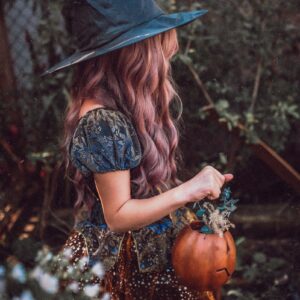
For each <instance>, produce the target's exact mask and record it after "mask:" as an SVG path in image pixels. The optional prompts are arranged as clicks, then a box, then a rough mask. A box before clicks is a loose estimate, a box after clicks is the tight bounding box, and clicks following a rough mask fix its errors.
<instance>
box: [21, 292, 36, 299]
mask: <svg viewBox="0 0 300 300" xmlns="http://www.w3.org/2000/svg"><path fill="white" fill-rule="evenodd" d="M19 299H20V300H34V298H33V295H32V293H31V292H30V291H28V290H26V291H23V293H22V294H21V296H20V298H19Z"/></svg>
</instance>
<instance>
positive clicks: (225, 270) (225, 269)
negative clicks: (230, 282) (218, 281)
mask: <svg viewBox="0 0 300 300" xmlns="http://www.w3.org/2000/svg"><path fill="white" fill-rule="evenodd" d="M216 272H217V273H219V272H226V274H227V276H228V277H230V275H231V274H230V273H229V271H228V270H227V268H222V269H218V270H216Z"/></svg>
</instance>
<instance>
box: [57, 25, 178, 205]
mask: <svg viewBox="0 0 300 300" xmlns="http://www.w3.org/2000/svg"><path fill="white" fill-rule="evenodd" d="M177 51H178V40H177V32H176V30H175V29H172V30H169V31H167V32H163V33H161V34H158V35H156V36H153V37H150V38H147V39H145V40H143V41H140V42H138V43H135V44H132V45H129V46H126V47H124V48H121V49H119V50H115V51H113V52H110V53H108V54H105V55H103V56H99V57H97V58H94V59H90V60H87V61H84V62H81V63H79V64H77V65H76V69H75V72H74V76H73V83H72V87H71V103H70V105H69V107H68V109H67V113H66V118H65V132H64V138H63V141H62V148H63V150H64V158H65V165H66V171H67V173H69V174H71V173H72V174H73V175H72V177H70V176H69V178H71V180H72V181H73V182H74V184H75V188H76V191H77V200H76V203H75V208H79V207H80V205H81V204H83V202H84V201H85V202H87V204H88V206H90V205H91V204H92V203H91V201H92V198H91V197H90V195H89V193H86V192H87V190H86V186H85V184H84V181H83V176H82V175H81V173H79V171H78V170H76V169H75V168H74V167H73V166H72V165H71V164H70V161H69V157H68V146H69V144H70V141H71V138H72V136H73V133H74V130H75V128H76V125H77V122H78V119H79V112H80V108H81V105H82V104H83V102H84V100H85V99H97V100H98V102H99V104H101V105H103V106H105V107H109V108H113V109H118V110H120V111H121V112H123V113H124V114H126V115H127V116H128V117H129V118H130V119H131V120H132V123H133V125H134V127H135V129H136V132H137V134H138V137H139V140H140V143H141V146H142V149H143V157H142V160H141V163H140V165H139V166H138V167H137V168H135V169H133V170H132V173H131V181H132V182H133V183H135V184H137V187H138V189H137V192H136V194H135V195H134V196H135V197H145V196H146V195H147V194H148V193H149V192H152V191H153V190H154V188H155V187H157V186H158V187H159V188H160V189H161V190H162V191H165V190H167V189H169V188H171V187H173V186H176V185H178V184H180V183H181V181H180V180H179V179H178V178H177V169H178V164H179V163H181V162H182V156H181V152H180V151H179V148H178V140H179V130H178V128H179V126H178V125H179V123H178V121H179V118H180V116H181V113H182V103H181V100H180V98H179V96H178V94H177V92H176V90H175V84H174V82H173V80H172V76H171V66H170V59H171V58H172V57H173V56H174V54H175V53H176V52H177ZM173 100H177V101H176V102H175V103H176V107H174V108H176V110H177V111H179V114H178V117H177V118H176V119H175V118H173V116H172V114H171V103H172V101H173ZM178 108H179V110H178ZM72 170H73V172H72Z"/></svg>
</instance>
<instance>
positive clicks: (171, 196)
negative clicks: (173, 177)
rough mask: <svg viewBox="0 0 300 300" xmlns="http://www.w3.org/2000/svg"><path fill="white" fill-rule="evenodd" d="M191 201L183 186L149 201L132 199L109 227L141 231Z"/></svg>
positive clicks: (119, 211)
mask: <svg viewBox="0 0 300 300" xmlns="http://www.w3.org/2000/svg"><path fill="white" fill-rule="evenodd" d="M190 200H191V199H190V196H189V195H188V194H187V193H185V191H184V185H183V184H181V185H179V186H177V187H175V188H172V189H170V190H168V191H166V192H164V193H161V194H158V195H155V196H153V197H150V198H147V199H130V200H128V201H126V202H125V203H124V204H123V205H122V206H121V207H120V209H119V210H118V211H117V212H116V213H115V214H114V216H113V219H112V220H111V221H110V222H109V227H110V229H111V230H113V231H128V230H134V229H139V228H141V227H143V226H146V225H149V224H151V223H153V222H155V221H157V220H159V219H161V218H163V217H165V216H167V215H168V214H169V213H171V212H173V211H175V210H176V209H177V208H179V207H182V206H184V204H185V203H187V202H189V201H190Z"/></svg>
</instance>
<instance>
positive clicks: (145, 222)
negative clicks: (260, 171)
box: [52, 1, 233, 299]
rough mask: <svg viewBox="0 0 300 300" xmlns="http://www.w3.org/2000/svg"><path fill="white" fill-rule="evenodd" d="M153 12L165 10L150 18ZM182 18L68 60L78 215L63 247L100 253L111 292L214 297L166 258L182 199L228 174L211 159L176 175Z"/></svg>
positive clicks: (182, 219) (70, 163)
mask: <svg viewBox="0 0 300 300" xmlns="http://www.w3.org/2000/svg"><path fill="white" fill-rule="evenodd" d="M88 2H89V3H92V4H95V2H97V1H88ZM100 2H101V1H98V4H99V3H100ZM117 2H118V5H121V2H119V1H117ZM123 2H124V1H123ZM132 2H135V3H133V4H134V5H133V6H132V8H131V9H137V10H140V11H136V14H138V13H139V12H141V11H142V9H141V7H138V6H139V5H140V3H141V2H144V3H143V5H145V4H147V5H151V4H152V5H154V2H153V1H130V3H132ZM150 2H151V3H150ZM83 8H87V7H85V6H83ZM94 8H96V6H94ZM119 8H120V7H119ZM152 8H153V10H155V9H158V8H157V6H155V7H152ZM80 11H81V13H83V11H84V9H82V8H81V10H80ZM148 11H149V8H148V10H147V13H148ZM119 12H121V10H119ZM143 12H145V10H143ZM160 12H161V10H160ZM86 13H87V12H84V13H83V15H84V16H85V17H87V15H86ZM93 13H95V12H93ZM107 15H108V14H107ZM133 15H134V13H133ZM161 16H163V17H166V16H171V15H166V14H165V13H163V15H162V14H161V13H160V14H159V13H158V14H157V15H155V17H154V18H152V19H149V18H148V19H149V20H150V22H153V21H157V18H160V17H161ZM198 16H199V15H198ZM118 17H119V16H118ZM73 18H74V16H73ZM176 18H177V19H176V20H177V22H178V16H177V17H176ZM193 18H194V19H195V18H196V17H195V16H194V17H193ZM84 19H87V18H84ZM149 20H148V21H147V22H149ZM191 20H192V19H190V20H189V21H191ZM140 21H141V20H139V24H144V25H143V26H145V24H148V23H147V22H140ZM161 21H162V19H160V22H161ZM185 23H187V20H185ZM160 24H161V23H160ZM182 24H184V22H183V23H177V24H175V25H174V24H173V25H172V26H170V27H169V28H168V30H166V28H167V27H165V28H164V30H163V29H162V28H161V30H159V31H155V30H154V29H153V30H154V31H152V33H153V34H150V36H149V37H147V35H144V36H143V38H142V39H140V40H134V42H133V43H132V42H130V43H129V42H128V41H129V40H128V38H126V39H124V41H125V43H124V44H123V46H122V47H119V48H117V49H115V48H113V49H114V51H106V53H104V54H101V55H97V56H95V57H92V58H91V57H89V59H85V56H84V55H89V53H88V52H84V51H90V50H91V49H92V47H89V49H83V52H82V53H83V56H82V57H81V58H79V60H78V57H77V60H74V59H73V61H71V64H74V63H76V69H75V70H74V77H73V85H72V91H71V92H72V93H71V99H72V101H71V103H70V106H69V108H68V111H67V115H66V119H65V137H64V143H63V147H64V150H65V154H66V157H65V158H66V167H67V170H68V174H74V176H73V179H72V180H73V182H74V184H75V187H76V190H77V201H76V204H75V209H76V224H75V226H74V229H73V231H72V233H71V234H70V236H69V238H68V239H67V241H66V243H65V245H64V247H63V249H62V250H64V249H67V248H71V249H72V255H71V261H72V262H76V261H78V259H79V258H80V257H82V256H83V255H85V254H87V255H88V256H89V258H90V261H89V266H91V265H92V264H93V262H94V261H95V260H97V259H100V260H101V261H102V262H103V264H104V266H105V271H106V273H105V277H104V279H103V280H100V279H99V280H95V282H99V284H101V285H102V286H103V288H104V289H105V290H106V291H108V292H110V294H111V296H112V299H214V298H213V295H212V293H210V292H209V291H208V292H206V293H200V292H197V291H194V290H190V289H189V288H187V287H186V286H182V285H181V284H180V283H179V282H178V279H177V278H176V275H175V274H174V270H173V268H172V265H171V247H172V244H173V242H174V239H175V238H176V235H177V234H178V232H179V231H180V230H181V229H182V228H183V226H185V224H187V223H188V220H187V218H186V212H187V210H188V209H187V208H186V207H185V205H186V204H187V203H191V202H195V201H199V200H201V199H204V198H205V197H208V198H209V199H211V200H214V199H217V198H218V197H219V195H220V191H221V187H222V186H223V184H224V183H225V182H227V181H229V180H231V179H232V178H233V175H232V174H221V173H220V172H219V171H217V170H216V169H214V168H213V167H211V166H207V167H205V168H203V169H202V170H201V171H200V172H199V173H198V174H196V175H195V176H194V177H193V178H191V179H190V180H188V181H186V182H182V181H180V180H179V179H178V177H177V169H178V165H179V163H180V157H181V156H180V153H179V148H178V142H179V130H178V124H177V120H178V119H177V120H176V119H175V118H174V117H173V116H172V106H171V105H172V104H173V100H178V101H179V102H177V103H179V104H180V99H179V97H178V96H177V94H176V91H175V89H174V84H173V82H172V77H171V68H170V60H171V58H172V57H173V56H174V55H175V53H176V52H177V51H178V41H177V35H176V29H175V27H178V26H179V25H182ZM152 25H153V24H152ZM137 27H138V26H137ZM134 28H136V27H134ZM128 30H129V31H127V32H130V30H131V29H128ZM140 32H141V31H140ZM121 36H122V35H121ZM132 36H134V33H132ZM134 37H139V36H138V35H135V36H134ZM146 37H147V38H146ZM117 38H118V37H117ZM112 40H113V41H115V39H112ZM98 42H99V41H98ZM103 45H104V46H103ZM103 45H102V46H100V49H103V47H107V48H106V50H107V49H109V46H107V45H108V44H107V43H104V44H103ZM124 45H125V46H124ZM97 47H98V49H99V43H98V44H97ZM94 49H95V47H94ZM94 52H95V51H94ZM94 52H93V51H92V52H90V53H93V54H92V55H94ZM76 55H78V54H76ZM78 62H79V63H78ZM67 65H70V61H68V63H67V64H65V65H58V66H57V67H56V70H58V69H59V68H61V67H64V66H67ZM53 70H55V69H52V71H53ZM72 171H73V172H72ZM70 176H72V175H70Z"/></svg>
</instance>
